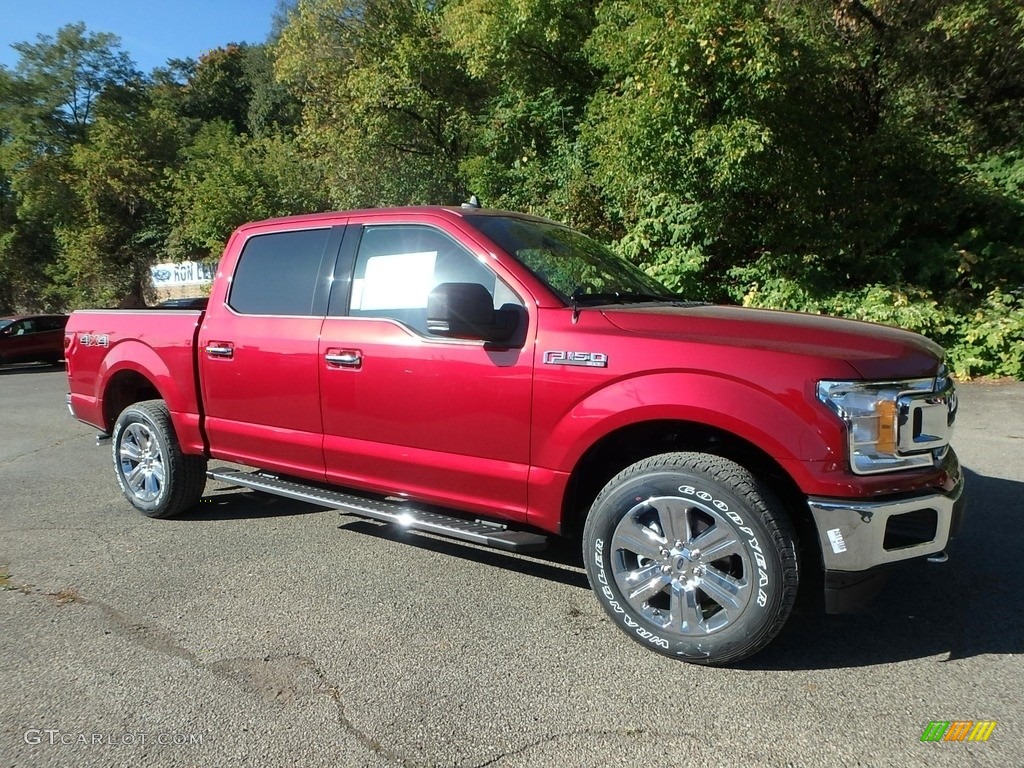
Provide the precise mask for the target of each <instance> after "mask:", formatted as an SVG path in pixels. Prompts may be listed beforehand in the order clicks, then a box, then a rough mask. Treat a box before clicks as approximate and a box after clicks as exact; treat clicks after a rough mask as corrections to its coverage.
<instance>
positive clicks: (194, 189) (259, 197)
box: [166, 122, 327, 260]
mask: <svg viewBox="0 0 1024 768" xmlns="http://www.w3.org/2000/svg"><path fill="white" fill-rule="evenodd" d="M318 177H319V174H318V172H317V168H316V166H315V165H314V164H312V163H310V162H309V161H308V160H307V159H306V158H305V157H303V156H302V155H301V154H300V153H299V152H298V149H297V147H296V145H295V143H294V141H291V140H288V139H285V138H284V137H281V136H266V137H261V138H257V139H249V138H248V137H246V136H239V135H237V134H235V133H234V131H233V129H232V127H231V126H230V125H229V124H228V123H223V122H213V123H208V124H206V125H205V126H203V128H202V129H201V130H200V131H199V133H198V135H197V136H196V137H195V140H194V141H193V142H192V143H191V144H190V145H189V146H187V147H186V148H185V149H184V150H183V152H182V162H181V166H180V168H179V169H178V170H177V171H176V172H174V173H173V174H171V176H170V179H169V183H170V203H169V216H170V223H171V230H170V234H169V236H168V238H167V244H166V245H167V252H168V253H169V255H170V256H171V257H173V258H176V259H182V260H184V259H204V258H216V257H218V256H219V255H220V253H221V251H222V250H223V249H224V243H225V242H226V241H227V238H228V235H230V234H231V232H232V230H234V229H235V228H236V227H238V226H239V225H241V224H244V223H245V222H247V221H253V220H256V219H263V218H270V217H273V216H285V215H288V214H293V213H304V212H309V211H316V210H323V209H325V208H326V207H327V205H326V200H325V199H324V196H323V193H322V191H321V190H322V185H321V184H320V183H319V182H318Z"/></svg>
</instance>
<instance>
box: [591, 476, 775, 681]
mask: <svg viewBox="0 0 1024 768" xmlns="http://www.w3.org/2000/svg"><path fill="white" fill-rule="evenodd" d="M654 496H675V497H680V498H693V499H694V500H695V501H697V502H699V503H701V504H706V505H711V506H714V507H715V509H716V510H718V511H719V513H720V514H721V515H722V517H723V518H724V519H726V521H727V522H728V524H729V525H730V526H731V527H732V529H733V531H734V532H735V533H736V536H737V538H738V539H739V540H740V541H741V542H742V543H743V548H744V550H745V556H746V562H747V563H748V564H749V566H750V568H751V589H752V594H751V600H750V602H749V603H748V605H747V607H746V609H745V610H744V611H743V613H742V614H741V615H740V616H739V617H738V618H737V619H736V620H735V621H734V622H733V623H732V624H730V625H729V626H727V627H725V628H724V629H721V630H718V631H716V632H713V633H711V634H709V635H704V636H702V637H692V638H685V639H679V638H678V637H676V638H673V637H672V636H670V635H669V636H666V633H665V631H664V629H662V628H661V627H659V626H657V625H656V624H654V623H653V622H650V621H648V620H647V619H645V618H644V617H643V616H642V615H640V614H637V613H635V612H634V610H633V609H632V607H631V606H630V605H629V602H628V601H627V600H626V598H625V596H624V595H623V594H622V592H621V591H620V590H619V587H618V585H617V584H616V582H615V578H614V575H613V571H612V563H611V557H612V554H613V553H612V549H611V546H610V544H611V540H612V536H613V534H614V531H615V528H616V526H617V525H618V524H619V521H621V520H622V518H623V517H625V515H626V513H627V512H629V511H630V510H631V509H633V508H634V507H635V506H636V505H637V504H638V503H640V502H641V501H643V500H644V499H647V498H651V497H654ZM584 558H585V563H586V569H587V575H588V576H589V578H590V582H591V586H592V587H593V589H594V591H595V593H597V596H598V599H599V600H600V602H601V604H602V606H603V607H604V609H605V611H606V612H607V613H608V615H609V616H610V617H611V618H612V619H613V620H615V622H616V623H617V624H618V625H619V627H620V628H621V629H622V630H623V631H624V632H626V634H628V635H630V636H631V637H632V638H633V639H634V640H635V641H637V642H638V643H640V644H641V645H645V646H646V647H648V648H650V649H651V650H654V651H656V652H658V653H661V654H664V655H666V656H671V657H673V658H679V659H683V660H686V661H695V662H704V663H712V664H713V663H716V662H718V661H719V660H725V661H728V660H730V659H732V658H742V657H744V656H746V655H749V654H748V653H747V652H746V651H747V649H749V648H755V647H758V646H759V645H760V644H761V643H762V642H763V640H762V638H763V637H764V635H765V634H767V633H769V632H770V631H771V629H772V627H774V626H775V624H776V622H777V621H778V618H779V613H780V611H781V610H782V606H783V602H784V597H783V592H784V589H785V584H784V569H783V564H782V559H781V557H780V555H779V553H778V551H777V549H776V543H775V538H774V537H773V536H772V533H771V531H770V530H769V528H768V526H767V525H766V524H765V522H764V521H763V520H762V517H761V514H760V512H759V511H758V510H756V509H754V508H752V507H751V506H750V505H749V504H748V503H746V502H745V501H744V500H743V499H742V498H741V497H740V496H739V495H738V494H737V493H735V492H734V491H732V490H730V489H729V488H728V486H727V485H724V484H722V483H721V482H719V481H716V480H714V479H712V478H710V477H707V476H705V475H703V474H700V473H697V472H691V471H687V470H685V469H679V470H672V469H654V470H651V471H649V472H646V473H642V474H638V475H637V476H635V477H632V478H628V479H625V480H623V481H622V482H621V483H620V484H619V486H618V487H616V488H614V489H613V490H611V492H610V493H607V494H602V496H599V497H598V500H597V501H596V502H595V505H594V508H593V509H592V510H591V513H590V515H589V517H588V519H587V524H586V528H585V530H584Z"/></svg>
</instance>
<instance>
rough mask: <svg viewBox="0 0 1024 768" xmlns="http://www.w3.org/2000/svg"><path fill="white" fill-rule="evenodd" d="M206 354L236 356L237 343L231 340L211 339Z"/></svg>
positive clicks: (211, 355)
mask: <svg viewBox="0 0 1024 768" xmlns="http://www.w3.org/2000/svg"><path fill="white" fill-rule="evenodd" d="M206 354H207V355H209V356H210V357H228V358H230V357H234V356H235V345H234V344H232V343H231V342H230V341H211V342H210V343H209V344H207V345H206Z"/></svg>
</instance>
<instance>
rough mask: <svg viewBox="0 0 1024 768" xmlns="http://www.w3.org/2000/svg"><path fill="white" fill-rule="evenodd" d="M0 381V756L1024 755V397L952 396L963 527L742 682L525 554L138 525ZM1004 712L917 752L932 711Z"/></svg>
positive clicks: (955, 762) (750, 758) (272, 504)
mask: <svg viewBox="0 0 1024 768" xmlns="http://www.w3.org/2000/svg"><path fill="white" fill-rule="evenodd" d="M65 391H66V380H65V374H64V372H63V370H62V369H59V368H52V367H46V366H22V367H12V368H2V369H0V685H2V688H0V765H2V766H18V767H19V768H21V766H76V767H77V766H138V765H147V766H204V767H208V766H321V765H323V766H403V767H412V766H453V767H454V766H459V767H462V766H466V767H467V768H468V767H469V766H501V767H502V768H506V767H507V768H511V767H513V766H549V765H560V766H632V765H640V764H650V765H664V766H668V765H672V766H679V765H708V766H743V767H744V768H746V767H748V766H829V767H831V766H839V765H842V766H900V768H906V767H907V766H918V765H922V766H923V765H928V766H962V765H977V766H999V767H1000V768H1002V767H1005V766H1024V703H1022V696H1024V694H1022V691H1024V655H1022V652H1024V607H1022V606H1024V601H1022V595H1024V534H1022V528H1024V384H1022V383H1013V382H1010V383H993V384H987V383H971V384H964V385H961V386H960V389H959V393H960V402H961V409H960V418H959V421H958V426H957V432H956V436H955V439H954V445H955V447H956V449H957V451H958V453H959V454H960V457H961V460H962V462H963V463H964V465H965V466H966V467H967V468H968V493H969V497H970V501H969V507H968V513H969V514H968V518H967V521H966V524H965V527H964V531H963V535H962V536H961V538H960V539H959V540H958V541H957V542H956V544H955V546H954V547H953V548H951V551H950V559H949V562H947V563H945V564H942V565H933V564H927V563H916V564H914V565H913V566H912V567H902V568H900V569H899V570H898V571H897V573H896V574H895V576H894V578H892V579H891V580H890V582H889V583H888V585H887V586H886V587H885V589H884V591H883V592H882V593H881V595H880V596H879V598H878V599H877V600H876V601H875V602H874V603H873V604H872V605H871V606H870V608H869V609H868V610H866V611H865V612H863V613H859V614H855V615H847V616H840V617H825V616H821V615H819V614H818V613H816V612H815V611H813V610H808V609H806V608H805V609H804V610H803V611H802V612H801V613H799V614H797V615H795V616H794V617H793V619H791V621H790V624H789V625H788V626H787V628H786V629H785V630H784V632H783V633H782V634H781V635H780V636H779V637H778V638H777V639H776V640H775V642H774V643H773V644H772V645H771V646H770V647H769V648H768V649H767V650H765V651H764V652H762V653H761V654H759V655H758V656H756V657H754V658H753V659H751V660H749V661H748V662H746V663H745V664H743V665H741V666H740V667H738V668H732V669H713V668H703V667H698V666H693V665H688V664H683V663H679V662H674V661H672V660H669V659H666V658H663V657H661V656H658V655H655V654H653V653H651V652H649V651H646V650H644V649H643V648H642V647H641V646H640V645H638V644H636V643H633V642H631V641H630V640H629V639H628V638H626V637H625V635H623V634H621V633H620V631H619V630H617V629H616V628H615V627H614V626H613V625H612V624H611V622H610V621H609V620H608V619H607V618H606V617H605V615H604V613H603V611H602V610H601V608H600V606H599V605H598V603H597V601H596V599H595V598H594V597H593V596H592V594H591V593H590V591H589V589H588V587H587V581H586V577H585V575H584V573H583V570H582V568H581V567H580V565H579V558H578V556H577V555H576V553H575V551H574V550H573V549H571V548H561V549H557V550H556V551H554V552H553V553H551V554H548V555H546V556H542V557H517V556H511V555H506V554H502V553H498V552H494V551H490V550H486V549H481V548H476V547H473V546H469V545H462V544H456V543H449V542H446V541H443V540H440V539H436V538H431V537H428V536H423V535H416V534H405V535H404V536H403V535H401V534H398V533H395V532H394V531H392V530H391V529H390V528H388V527H385V526H380V525H377V524H375V523H368V522H361V521H357V520H355V519H354V518H350V517H345V516H342V515H339V514H338V513H337V512H336V511H331V510H325V509H323V508H320V507H314V506H309V505H305V504H302V503H299V502H292V501H288V500H284V499H277V498H273V497H268V496H264V495H260V494H256V493H252V492H249V491H240V490H238V489H232V488H228V487H226V486H224V485H222V484H216V483H211V484H210V485H209V486H208V488H207V494H206V496H205V497H204V500H203V502H202V503H201V504H200V506H199V508H198V509H197V510H196V511H195V512H193V513H190V514H188V515H186V516H184V517H182V518H178V519H174V520H149V519H147V518H145V517H143V516H142V515H140V514H138V513H137V512H134V511H133V510H132V509H131V508H130V507H129V505H128V504H127V502H126V501H124V500H123V498H122V497H121V494H120V492H119V490H118V487H117V484H116V483H115V481H114V476H113V469H112V467H111V459H110V449H109V447H106V448H98V447H96V446H95V444H94V438H93V435H94V430H92V429H91V428H89V427H87V426H85V425H83V424H80V423H78V422H76V421H74V420H73V419H72V418H71V417H70V416H69V415H68V412H67V410H66V408H65V406H64V393H65ZM957 720H959V721H968V720H969V721H995V722H996V726H995V728H994V730H993V731H992V733H991V735H990V737H989V739H988V741H985V742H966V741H965V742H939V743H922V741H921V734H922V732H923V731H924V729H925V728H926V727H927V726H928V724H929V722H931V721H957Z"/></svg>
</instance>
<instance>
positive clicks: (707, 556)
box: [690, 523, 742, 563]
mask: <svg viewBox="0 0 1024 768" xmlns="http://www.w3.org/2000/svg"><path fill="white" fill-rule="evenodd" d="M690 549H691V550H693V549H699V550H700V557H701V560H703V561H704V562H705V563H710V562H712V561H713V560H718V559H719V558H722V557H726V556H728V555H742V551H741V549H740V542H739V540H738V539H737V538H736V537H735V536H734V535H733V533H732V531H730V530H729V529H728V528H726V527H725V526H724V525H721V524H720V523H715V525H713V526H712V527H711V528H708V529H707V530H706V531H704V532H703V533H701V534H700V535H699V536H698V537H697V538H695V539H694V540H693V541H692V542H690Z"/></svg>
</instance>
